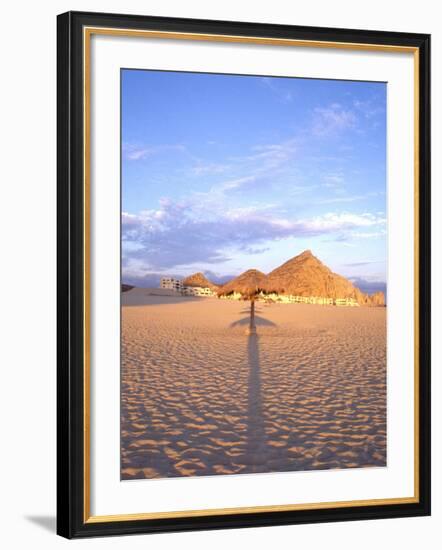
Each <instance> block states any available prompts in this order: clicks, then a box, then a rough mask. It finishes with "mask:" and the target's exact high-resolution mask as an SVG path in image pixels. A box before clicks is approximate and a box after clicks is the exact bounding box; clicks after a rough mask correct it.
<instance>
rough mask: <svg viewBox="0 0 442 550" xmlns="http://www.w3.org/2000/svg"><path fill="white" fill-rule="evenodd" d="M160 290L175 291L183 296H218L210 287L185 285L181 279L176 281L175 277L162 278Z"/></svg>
mask: <svg viewBox="0 0 442 550" xmlns="http://www.w3.org/2000/svg"><path fill="white" fill-rule="evenodd" d="M160 288H163V289H166V290H174V291H175V292H179V293H180V294H182V295H183V296H215V294H216V293H215V292H214V291H213V290H212V289H211V288H209V287H201V286H186V285H183V281H182V280H181V279H175V278H174V277H162V278H161V282H160Z"/></svg>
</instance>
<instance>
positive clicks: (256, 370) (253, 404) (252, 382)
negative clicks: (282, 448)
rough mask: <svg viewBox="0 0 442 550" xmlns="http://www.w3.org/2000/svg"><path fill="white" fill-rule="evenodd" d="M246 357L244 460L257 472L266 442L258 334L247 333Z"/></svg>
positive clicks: (263, 461) (262, 460)
mask: <svg viewBox="0 0 442 550" xmlns="http://www.w3.org/2000/svg"><path fill="white" fill-rule="evenodd" d="M264 320H265V319H264ZM247 322H248V319H247ZM271 324H274V323H271ZM247 358H248V363H249V381H248V386H249V392H248V403H247V418H248V422H247V446H246V460H247V463H248V464H250V471H251V472H259V471H261V469H262V465H263V464H264V463H265V456H264V453H265V447H266V442H265V430H264V417H263V413H262V388H261V372H260V361H259V336H258V335H257V334H249V335H248V337H247Z"/></svg>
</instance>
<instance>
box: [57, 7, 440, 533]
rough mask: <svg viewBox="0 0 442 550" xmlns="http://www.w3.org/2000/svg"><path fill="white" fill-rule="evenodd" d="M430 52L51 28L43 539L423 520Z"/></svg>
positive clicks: (114, 20) (319, 38) (397, 42)
mask: <svg viewBox="0 0 442 550" xmlns="http://www.w3.org/2000/svg"><path fill="white" fill-rule="evenodd" d="M429 111H430V37H429V36H428V35H423V34H410V33H393V32H376V31H361V30H348V29H328V28H313V27H296V26H281V25H268V24H256V23H253V24H252V23H240V22H221V21H203V20H191V19H173V18H161V17H144V16H130V15H112V14H96V13H79V12H70V13H65V14H63V15H60V16H59V17H58V512H57V513H58V533H59V534H60V535H62V536H64V537H67V538H74V537H89V536H103V535H121V534H130V533H149V532H163V531H164V532H166V531H180V530H192V529H219V528H234V527H248V526H262V525H282V524H292V523H305V522H320V521H340V520H354V519H371V518H389V517H405V516H419V515H428V514H429V513H430V122H429V121H430V116H429Z"/></svg>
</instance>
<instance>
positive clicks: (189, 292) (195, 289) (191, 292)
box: [182, 286, 215, 296]
mask: <svg viewBox="0 0 442 550" xmlns="http://www.w3.org/2000/svg"><path fill="white" fill-rule="evenodd" d="M182 293H183V295H184V296H215V293H214V292H213V290H212V289H211V288H209V287H202V286H183V290H182Z"/></svg>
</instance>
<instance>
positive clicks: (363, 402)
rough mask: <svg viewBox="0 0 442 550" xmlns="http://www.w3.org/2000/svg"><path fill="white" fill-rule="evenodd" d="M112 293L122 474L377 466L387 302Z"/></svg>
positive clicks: (382, 445)
mask: <svg viewBox="0 0 442 550" xmlns="http://www.w3.org/2000/svg"><path fill="white" fill-rule="evenodd" d="M122 299H123V308H122V387H121V389H122V394H121V407H122V417H121V460H122V471H121V475H122V479H136V478H154V477H176V476H199V475H215V474H232V473H235V474H237V473H253V472H273V471H294V470H312V469H330V468H356V467H370V466H385V465H386V364H385V361H386V337H385V336H386V335H385V332H386V331H385V322H386V309H385V308H337V307H333V306H314V305H304V304H272V305H264V304H258V305H257V310H256V315H257V327H258V334H257V335H250V336H246V335H245V333H244V328H245V327H244V324H247V319H248V303H247V302H234V301H227V300H226V301H223V300H218V299H217V298H195V297H192V298H181V297H178V296H175V297H173V296H159V295H156V296H152V295H149V292H147V291H142V290H140V289H133V290H131V291H129V292H125V293H124V294H123V295H122Z"/></svg>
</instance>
